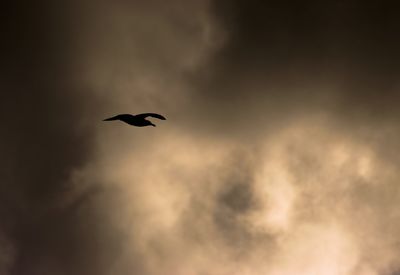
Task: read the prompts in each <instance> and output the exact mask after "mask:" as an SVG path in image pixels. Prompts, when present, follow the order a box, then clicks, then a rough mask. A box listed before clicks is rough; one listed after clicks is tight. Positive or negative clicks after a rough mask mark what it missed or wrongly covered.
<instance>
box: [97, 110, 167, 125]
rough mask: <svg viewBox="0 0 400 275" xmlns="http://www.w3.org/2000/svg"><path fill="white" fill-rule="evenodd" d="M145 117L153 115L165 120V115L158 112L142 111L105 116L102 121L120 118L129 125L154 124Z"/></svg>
mask: <svg viewBox="0 0 400 275" xmlns="http://www.w3.org/2000/svg"><path fill="white" fill-rule="evenodd" d="M147 117H155V118H158V119H162V120H166V118H165V117H163V116H162V115H159V114H154V113H144V114H137V115H130V114H121V115H117V116H114V117H110V118H106V119H104V120H103V121H112V120H121V121H123V122H125V123H127V124H129V125H133V126H137V127H144V126H150V125H151V126H154V127H156V125H154V124H153V123H152V122H151V121H150V120H147V119H146V118H147Z"/></svg>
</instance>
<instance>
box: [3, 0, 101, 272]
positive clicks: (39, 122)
mask: <svg viewBox="0 0 400 275" xmlns="http://www.w3.org/2000/svg"><path fill="white" fill-rule="evenodd" d="M2 13H3V16H2V19H1V21H2V22H1V23H2V24H1V25H2V36H3V38H2V41H3V43H2V45H1V56H2V61H4V62H2V68H1V71H2V81H1V86H2V96H1V103H0V105H1V108H0V109H1V110H0V113H1V117H2V118H3V119H2V121H3V125H2V127H1V130H0V131H1V136H2V143H1V152H2V161H1V175H2V176H1V177H2V178H1V185H0V188H1V195H0V197H1V198H0V201H1V203H0V204H1V207H0V208H1V213H0V215H1V216H0V220H1V225H0V232H1V235H2V238H4V239H5V240H7V244H8V245H9V246H10V247H11V248H10V249H11V251H12V254H11V255H10V256H9V258H8V262H5V263H4V268H3V267H2V274H15V275H18V274H32V275H33V274H89V273H90V272H92V271H90V272H89V270H92V269H91V267H89V265H88V263H91V264H94V262H96V261H98V260H99V255H98V254H96V253H97V252H96V251H97V249H96V245H97V243H98V242H99V238H100V235H101V232H99V229H98V228H99V227H101V226H105V225H104V224H102V223H103V222H102V221H101V220H99V219H98V217H97V216H96V211H97V209H96V208H90V207H88V206H86V207H85V205H87V204H91V203H93V199H91V198H92V197H95V196H96V193H98V192H92V191H90V190H87V191H86V190H85V188H81V189H80V190H82V193H81V194H80V193H77V194H75V195H71V194H74V193H76V192H75V191H74V189H75V188H76V186H74V185H73V183H72V182H71V175H72V173H73V171H75V170H76V169H78V168H79V167H81V166H82V165H83V164H84V163H86V162H87V161H88V159H89V158H90V157H91V154H92V148H93V146H92V142H93V125H91V124H92V123H88V121H87V120H85V119H84V117H87V116H90V115H88V113H90V112H91V113H95V112H96V111H95V109H94V108H95V102H94V101H95V99H93V98H92V99H91V101H88V98H87V94H85V92H86V91H85V89H86V88H87V87H85V84H84V83H83V82H82V81H81V79H80V78H79V73H78V72H77V71H78V70H79V67H77V64H78V62H77V60H78V59H79V56H76V52H75V51H76V44H74V37H75V32H77V31H78V30H77V29H76V28H75V26H74V14H75V11H74V2H66V1H63V2H59V3H52V2H51V1H38V2H35V3H33V2H29V1H23V2H18V3H8V5H6V6H4V8H3V11H2ZM3 28H4V29H3ZM65 202H68V203H65ZM88 227H90V229H89V228H88ZM103 237H104V236H103ZM105 242H107V241H105ZM3 253H5V254H7V253H8V252H7V250H6V249H5V250H2V254H3ZM2 257H3V256H2ZM4 257H6V256H4ZM2 265H3V263H2Z"/></svg>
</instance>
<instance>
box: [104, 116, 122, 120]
mask: <svg viewBox="0 0 400 275" xmlns="http://www.w3.org/2000/svg"><path fill="white" fill-rule="evenodd" d="M118 119H119V118H118V116H113V117H109V118H106V119H103V121H110V120H118Z"/></svg>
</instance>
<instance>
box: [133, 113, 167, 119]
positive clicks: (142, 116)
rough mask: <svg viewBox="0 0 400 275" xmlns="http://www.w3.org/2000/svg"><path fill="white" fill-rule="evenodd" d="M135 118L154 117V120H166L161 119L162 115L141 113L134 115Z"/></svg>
mask: <svg viewBox="0 0 400 275" xmlns="http://www.w3.org/2000/svg"><path fill="white" fill-rule="evenodd" d="M135 117H140V118H146V117H155V118H158V119H162V120H166V118H165V117H163V116H162V115H159V114H155V113H143V114H137V115H135Z"/></svg>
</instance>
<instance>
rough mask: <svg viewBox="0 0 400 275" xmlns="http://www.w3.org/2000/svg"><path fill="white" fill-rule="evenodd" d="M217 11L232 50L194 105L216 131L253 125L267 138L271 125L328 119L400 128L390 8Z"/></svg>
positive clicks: (298, 5) (238, 7)
mask: <svg viewBox="0 0 400 275" xmlns="http://www.w3.org/2000/svg"><path fill="white" fill-rule="evenodd" d="M213 7H214V9H213V11H214V14H215V17H216V20H217V22H219V24H221V28H222V29H223V30H224V31H225V32H226V41H225V44H224V46H223V47H222V48H221V49H220V50H219V51H218V52H217V53H216V54H215V55H214V56H213V59H212V61H211V62H210V64H208V65H209V66H206V67H205V69H204V70H202V71H200V72H196V76H195V77H194V79H195V80H194V82H195V83H196V84H195V85H196V86H197V87H201V88H200V89H199V93H198V97H197V98H195V102H196V103H197V102H203V104H201V105H199V109H200V110H204V109H207V110H208V112H209V113H210V114H211V115H212V116H213V119H212V120H211V119H210V121H209V122H208V123H209V125H207V126H208V127H214V126H213V124H214V123H215V124H217V126H215V128H217V129H218V128H219V127H221V128H222V129H226V128H227V129H234V128H237V126H238V125H240V126H243V125H246V124H248V123H251V122H250V121H249V119H248V118H249V117H251V121H252V123H253V124H254V125H257V126H259V127H258V128H262V127H263V125H262V123H263V122H265V120H266V119H268V120H270V123H274V124H276V123H277V121H278V120H281V121H283V123H284V124H285V123H286V118H288V117H289V118H290V117H293V116H298V115H301V114H304V113H307V114H310V113H313V112H321V111H322V112H325V113H327V112H328V113H330V114H332V115H333V116H335V117H338V118H339V119H340V120H346V121H349V122H356V123H360V121H361V122H362V123H363V122H364V121H365V119H369V120H371V122H373V123H374V122H377V123H381V122H382V121H388V120H391V121H392V122H393V120H395V121H396V115H398V108H397V104H396V102H398V101H399V99H400V98H399V92H398V80H397V79H398V75H399V73H400V55H399V51H398V48H399V46H400V40H399V39H397V33H399V31H400V20H399V19H398V16H397V13H396V8H395V6H394V4H392V3H391V2H390V1H381V2H379V3H376V2H375V1H366V2H365V1H324V2H320V1H300V2H299V1H256V0H254V1H215V2H214V3H213ZM221 109H222V110H224V112H220V110H221ZM261 110H262V111H261ZM244 112H246V113H245V114H244ZM349 118H350V119H349ZM201 123H204V122H201ZM275 127H276V126H273V127H272V128H275Z"/></svg>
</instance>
